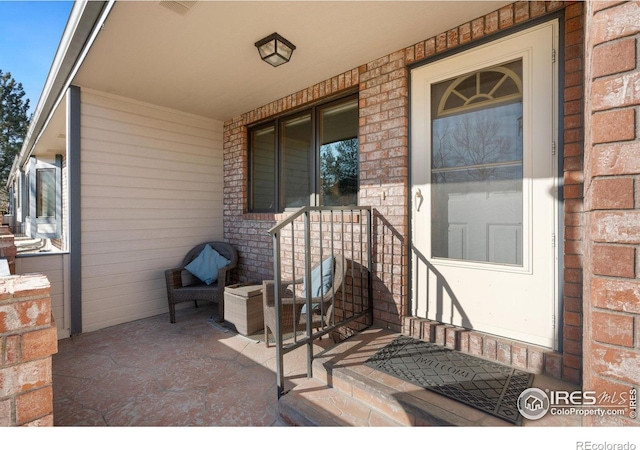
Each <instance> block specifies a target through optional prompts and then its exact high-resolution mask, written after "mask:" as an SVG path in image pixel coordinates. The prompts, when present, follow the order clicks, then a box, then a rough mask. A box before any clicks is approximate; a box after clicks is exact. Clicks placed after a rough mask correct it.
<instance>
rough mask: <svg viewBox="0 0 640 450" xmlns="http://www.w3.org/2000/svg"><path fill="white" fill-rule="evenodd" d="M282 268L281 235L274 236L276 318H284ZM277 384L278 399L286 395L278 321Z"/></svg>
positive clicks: (277, 322) (276, 336) (278, 322)
mask: <svg viewBox="0 0 640 450" xmlns="http://www.w3.org/2000/svg"><path fill="white" fill-rule="evenodd" d="M280 269H281V267H280V233H279V232H278V233H274V234H273V277H274V283H273V295H274V297H275V305H274V306H275V310H276V317H282V298H281V292H280V280H281V279H282V274H281V270H280ZM275 334H276V335H275V341H276V383H277V385H278V398H280V397H282V394H284V370H283V369H284V355H283V353H282V321H281V320H278V319H276V329H275Z"/></svg>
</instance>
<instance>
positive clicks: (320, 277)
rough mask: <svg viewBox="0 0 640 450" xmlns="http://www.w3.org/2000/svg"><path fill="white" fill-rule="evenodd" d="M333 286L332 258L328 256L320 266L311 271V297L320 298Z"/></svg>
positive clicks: (305, 290) (305, 292)
mask: <svg viewBox="0 0 640 450" xmlns="http://www.w3.org/2000/svg"><path fill="white" fill-rule="evenodd" d="M304 283H305V284H304V285H303V286H304V296H305V297H306V295H307V287H306V279H305V280H304ZM332 286H333V256H329V257H328V258H326V259H325V260H324V261H322V264H318V265H317V266H316V267H315V268H314V269H313V270H312V271H311V297H322V296H323V295H324V294H326V293H327V292H329V291H330V290H331V287H332Z"/></svg>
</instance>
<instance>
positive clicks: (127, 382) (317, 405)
mask: <svg viewBox="0 0 640 450" xmlns="http://www.w3.org/2000/svg"><path fill="white" fill-rule="evenodd" d="M216 311H217V307H215V305H210V304H209V305H202V306H200V307H199V308H197V309H196V308H193V307H190V308H184V309H181V310H179V311H178V312H177V323H175V324H171V323H169V315H168V314H163V315H159V316H155V317H151V318H147V319H142V320H137V321H134V322H130V323H126V324H122V325H117V326H113V327H109V328H105V329H102V330H99V331H95V332H90V333H85V334H81V335H79V336H75V337H72V338H68V339H64V340H61V341H60V342H59V351H58V353H57V354H56V355H54V357H53V388H54V425H55V426H63V427H64V426H97V427H105V426H110V427H111V426H115V427H168V426H178V427H186V426H202V427H211V426H216V427H272V426H285V425H286V424H287V423H288V422H287V423H285V422H284V421H283V419H281V417H286V418H287V420H288V421H289V422H293V423H296V424H299V425H323V426H348V427H354V426H355V427H388V426H402V425H405V426H406V425H409V426H411V425H413V426H416V425H437V424H449V425H451V424H455V425H461V426H471V427H476V428H477V427H493V426H501V427H503V426H512V425H511V424H508V423H507V422H505V421H503V420H501V419H497V418H495V417H493V416H490V415H488V414H485V413H483V412H481V411H478V410H476V409H474V408H471V407H469V406H466V405H463V404H461V403H458V402H456V401H454V400H450V399H447V398H444V397H442V396H440V395H438V394H435V393H431V392H428V391H426V390H423V389H417V388H416V387H415V386H413V385H411V384H409V383H406V382H403V381H400V380H398V379H395V378H393V377H390V376H388V375H385V374H382V373H380V372H377V371H375V370H373V369H371V368H367V367H364V366H363V363H364V361H365V360H366V359H367V358H368V357H369V356H371V355H372V354H373V353H375V351H376V350H377V349H378V348H381V347H382V346H384V345H385V344H386V343H387V342H389V340H390V339H393V337H394V336H396V335H397V334H396V333H392V332H390V331H388V330H381V329H376V328H371V329H369V330H367V331H365V332H363V333H361V334H358V335H356V336H354V337H352V338H351V339H349V340H347V341H345V342H343V343H342V344H340V346H337V347H331V348H329V349H327V351H326V352H324V354H323V355H320V356H319V357H318V358H317V359H316V361H315V362H314V375H315V376H316V377H317V378H313V379H307V376H306V348H305V347H301V348H299V349H297V350H296V351H294V352H291V353H289V354H287V355H285V364H284V370H285V374H286V377H287V378H286V383H287V385H286V386H285V388H286V389H287V390H288V389H292V391H291V394H287V395H285V397H284V398H283V400H286V401H284V402H283V401H281V402H280V405H279V404H278V401H277V399H276V397H277V396H276V375H275V371H276V363H275V347H273V346H271V347H269V348H266V347H265V345H264V343H263V342H259V343H258V342H256V341H253V340H251V339H248V338H246V337H244V336H242V335H239V334H236V333H235V332H233V331H230V330H227V329H225V328H224V327H221V326H220V325H218V324H215V323H213V322H211V321H210V317H211V316H212V315H213V314H214V313H215V312H216ZM319 343H320V344H321V345H322V346H326V347H330V341H329V340H328V339H323V340H322V341H320V342H319ZM316 350H317V351H318V352H320V351H322V350H324V349H323V348H322V347H320V346H318V347H317V348H316ZM323 372H324V373H323ZM341 376H342V377H344V378H340V377H341ZM346 379H350V380H354V379H358V380H359V381H358V382H359V383H360V384H359V387H356V385H354V386H353V387H349V386H346V385H345V381H344V380H346ZM322 380H324V381H322ZM328 380H330V381H331V383H330V384H332V385H333V387H328V386H327V384H326V382H327V381H328ZM381 383H382V384H381ZM367 386H369V387H367ZM534 386H536V387H540V388H548V387H550V388H552V389H558V388H564V389H571V388H572V386H567V385H565V384H564V383H561V382H558V381H557V380H550V379H548V378H546V377H542V376H540V375H537V376H536V377H535V379H534ZM573 388H575V389H577V387H573ZM381 391H384V392H381ZM373 392H377V393H381V394H383V396H382V397H374V394H373ZM345 393H346V394H345ZM396 399H398V402H396ZM403 405H405V406H403ZM406 408H408V409H406ZM580 424H581V420H580V418H579V417H575V416H573V417H566V416H565V417H554V416H549V415H548V416H546V417H544V418H543V419H542V420H538V421H529V420H526V419H525V420H524V421H523V426H524V427H530V426H534V427H536V426H552V427H558V426H563V427H566V426H579V425H580Z"/></svg>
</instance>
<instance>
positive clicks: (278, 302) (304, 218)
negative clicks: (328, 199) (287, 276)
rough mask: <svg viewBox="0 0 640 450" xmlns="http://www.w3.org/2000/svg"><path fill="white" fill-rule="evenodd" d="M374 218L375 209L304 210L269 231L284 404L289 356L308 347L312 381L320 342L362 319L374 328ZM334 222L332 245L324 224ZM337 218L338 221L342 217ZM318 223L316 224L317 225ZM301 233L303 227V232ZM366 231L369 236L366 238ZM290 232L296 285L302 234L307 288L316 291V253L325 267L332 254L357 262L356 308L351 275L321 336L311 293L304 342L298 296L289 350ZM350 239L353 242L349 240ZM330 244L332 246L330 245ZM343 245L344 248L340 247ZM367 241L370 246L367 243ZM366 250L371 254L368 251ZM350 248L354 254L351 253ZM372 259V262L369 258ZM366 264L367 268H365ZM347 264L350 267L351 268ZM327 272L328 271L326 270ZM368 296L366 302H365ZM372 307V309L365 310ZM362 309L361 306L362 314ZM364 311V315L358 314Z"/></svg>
mask: <svg viewBox="0 0 640 450" xmlns="http://www.w3.org/2000/svg"><path fill="white" fill-rule="evenodd" d="M347 212H348V213H350V219H351V220H350V223H351V227H350V230H347V231H345V213H347ZM372 212H373V208H372V207H369V206H354V207H348V206H346V207H345V206H335V207H312V206H304V207H302V208H300V209H298V210H297V211H295V212H292V213H291V215H290V216H289V217H287V218H286V219H284V220H283V221H281V222H280V223H278V224H277V225H275V226H274V227H272V228H271V229H270V230H269V233H270V234H271V236H272V239H273V265H274V266H273V274H274V283H273V284H274V286H273V287H274V298H275V305H274V306H275V314H276V330H272V331H274V334H275V341H276V343H275V344H276V376H277V387H278V398H280V397H281V396H282V395H283V394H285V390H284V367H283V366H284V355H285V354H286V353H288V352H291V351H293V350H295V349H296V348H299V347H301V346H303V345H306V346H307V377H308V378H311V377H312V376H313V371H312V364H313V358H314V354H313V345H314V341H315V340H316V339H320V338H321V337H323V336H325V335H327V334H329V333H332V332H334V331H336V330H338V329H339V328H342V327H345V326H346V325H349V324H351V323H352V322H354V321H358V320H360V319H362V318H365V317H366V318H367V319H368V320H367V324H366V326H370V325H371V324H372V323H373V293H372V289H371V282H372V277H371V274H372V251H371V250H372ZM312 213H318V214H319V216H318V219H317V224H318V225H317V228H318V235H317V237H316V238H315V239H313V238H312V235H311V228H312V221H311V214H312ZM327 214H328V216H329V224H328V227H329V234H330V237H329V239H325V238H324V232H323V228H324V225H325V224H324V219H323V216H326V215H327ZM336 214H337V216H336ZM356 216H358V217H360V219H359V220H358V221H357V222H354V217H356ZM337 217H339V219H340V224H341V226H342V230H341V231H340V232H339V236H340V238H339V239H336V232H335V228H336V227H335V223H336V218H337ZM300 221H301V222H302V229H296V228H295V225H296V223H299V222H300ZM314 223H315V221H314ZM355 223H357V224H358V230H355ZM298 228H300V227H298ZM363 228H364V232H363ZM287 231H289V232H290V233H291V249H290V257H291V262H290V263H291V274H292V279H296V276H295V274H296V264H295V262H296V255H297V254H298V252H299V246H296V241H297V239H298V238H299V237H300V235H301V234H302V237H303V241H304V245H303V258H304V280H305V285H306V286H311V271H312V270H311V261H312V249H313V250H317V254H319V257H320V264H321V263H322V261H324V255H323V251H324V250H328V251H329V253H330V254H331V255H334V254H336V252H338V251H339V252H340V253H341V254H342V255H343V256H344V257H345V258H346V255H347V254H349V255H350V256H351V258H348V259H349V261H350V262H351V271H350V275H351V281H352V285H351V290H350V296H351V303H350V305H349V306H350V308H347V307H346V300H347V299H346V294H345V291H346V287H347V286H346V275H345V279H344V280H343V285H342V286H341V289H340V290H341V293H342V298H341V299H339V298H337V296H336V292H335V291H333V292H332V296H333V297H332V310H331V318H330V320H329V323H328V324H326V323H325V321H324V320H321V326H320V328H319V329H318V331H315V332H314V331H313V329H312V320H311V315H312V308H313V305H312V303H311V298H312V297H311V289H306V292H305V298H304V304H305V305H306V314H307V320H306V336H305V337H304V338H298V336H297V331H298V327H297V324H298V321H299V319H300V317H296V316H297V311H296V294H295V293H294V294H293V305H292V314H293V342H292V343H288V344H287V345H286V346H285V345H283V331H282V320H281V319H282V313H283V309H282V298H283V292H281V282H282V251H283V248H282V242H281V239H282V234H283V233H285V232H287ZM345 235H348V236H345ZM345 237H348V238H349V239H350V241H349V243H348V244H347V243H346V242H345ZM356 238H357V240H358V241H359V244H360V248H359V250H357V249H356V246H355V243H356ZM312 240H315V241H316V242H317V244H318V245H317V246H313V245H312ZM327 241H328V242H327ZM336 241H338V242H336ZM363 241H364V242H363ZM336 244H340V248H339V249H338V248H337V245H336ZM363 246H366V249H365V248H363ZM347 247H348V248H347ZM365 254H366V256H365ZM365 263H366V266H365ZM345 264H346V263H345ZM355 264H359V267H360V268H359V273H360V282H359V297H358V298H359V301H360V305H357V304H356V294H355V291H356V289H355V286H354V285H353V283H354V276H355ZM347 266H348V264H347V265H346V266H345V267H344V270H345V274H346V273H347ZM365 267H366V273H364V274H363V270H364V269H363V268H365ZM321 270H322V269H321ZM363 281H366V283H364V284H366V286H364V285H363ZM365 287H366V293H365V292H364V288H365ZM365 295H366V298H365ZM338 300H340V304H341V306H342V310H341V311H340V312H341V317H340V319H341V320H340V321H339V322H336V309H337V308H336V302H337V301H338ZM364 301H366V304H363V303H364ZM356 306H359V308H357V307H356ZM319 307H320V314H321V317H322V318H324V316H325V310H324V307H325V306H324V302H320V306H319ZM357 309H360V311H356V310H357Z"/></svg>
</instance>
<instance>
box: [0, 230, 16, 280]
mask: <svg viewBox="0 0 640 450" xmlns="http://www.w3.org/2000/svg"><path fill="white" fill-rule="evenodd" d="M16 253H17V251H16V244H15V242H14V237H13V234H11V229H10V228H9V227H8V226H6V225H2V226H0V258H6V259H7V262H8V263H9V270H10V271H11V273H12V274H15V273H16Z"/></svg>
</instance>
